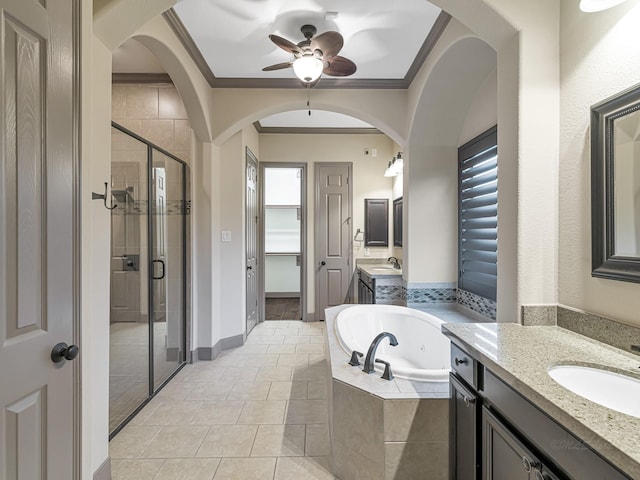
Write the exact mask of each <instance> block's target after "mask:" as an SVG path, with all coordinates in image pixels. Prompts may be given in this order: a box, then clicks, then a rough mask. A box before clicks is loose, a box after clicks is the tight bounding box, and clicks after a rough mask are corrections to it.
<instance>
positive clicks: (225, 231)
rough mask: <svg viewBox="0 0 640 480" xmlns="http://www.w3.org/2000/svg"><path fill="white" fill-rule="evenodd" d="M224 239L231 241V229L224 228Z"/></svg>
mask: <svg viewBox="0 0 640 480" xmlns="http://www.w3.org/2000/svg"><path fill="white" fill-rule="evenodd" d="M222 241H223V242H230V241H231V232H230V231H229V230H224V231H223V232H222Z"/></svg>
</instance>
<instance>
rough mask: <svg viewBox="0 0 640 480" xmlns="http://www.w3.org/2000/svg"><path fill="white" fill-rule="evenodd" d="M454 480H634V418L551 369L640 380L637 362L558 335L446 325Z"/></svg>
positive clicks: (637, 469)
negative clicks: (580, 368)
mask: <svg viewBox="0 0 640 480" xmlns="http://www.w3.org/2000/svg"><path fill="white" fill-rule="evenodd" d="M443 333H444V334H445V335H447V336H448V337H449V338H450V340H451V342H452V344H451V369H452V371H451V375H450V478H451V479H459V480H461V479H465V480H467V479H481V478H482V479H483V480H490V479H496V480H502V479H505V480H516V479H531V480H533V479H535V480H555V479H567V478H569V479H580V480H582V479H589V480H591V479H598V480H600V479H602V480H605V479H606V480H621V479H631V478H640V418H637V417H634V416H630V415H626V414H623V413H619V412H617V411H615V410H612V409H609V408H607V407H604V406H601V405H599V404H597V403H594V402H591V401H589V400H587V399H585V398H583V397H581V396H579V395H577V394H575V393H573V392H571V391H569V390H567V389H566V388H564V387H563V386H561V385H560V384H558V383H557V382H556V381H555V380H553V379H552V378H551V376H550V375H549V373H548V369H549V368H551V367H553V366H556V365H591V366H598V367H599V368H601V369H605V370H613V371H616V372H622V373H625V374H627V375H629V376H632V377H635V378H638V373H639V372H640V370H639V368H638V367H640V358H639V357H637V356H635V355H632V354H629V353H626V352H623V351H622V350H618V349H615V348H613V347H610V346H608V345H605V344H602V343H600V342H597V341H595V340H591V339H589V338H587V337H584V336H581V335H578V334H576V333H573V332H570V331H568V330H565V329H562V328H559V327H523V326H520V325H517V324H446V325H444V326H443Z"/></svg>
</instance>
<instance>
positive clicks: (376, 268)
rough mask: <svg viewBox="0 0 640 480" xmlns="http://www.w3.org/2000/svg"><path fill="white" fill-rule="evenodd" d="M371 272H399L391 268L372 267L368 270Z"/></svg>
mask: <svg viewBox="0 0 640 480" xmlns="http://www.w3.org/2000/svg"><path fill="white" fill-rule="evenodd" d="M369 270H371V271H372V272H400V271H401V270H400V269H398V268H393V267H373V268H370V269H369Z"/></svg>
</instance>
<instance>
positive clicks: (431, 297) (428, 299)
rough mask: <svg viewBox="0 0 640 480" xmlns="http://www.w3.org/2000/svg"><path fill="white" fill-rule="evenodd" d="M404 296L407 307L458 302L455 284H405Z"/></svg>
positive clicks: (403, 288) (403, 287)
mask: <svg viewBox="0 0 640 480" xmlns="http://www.w3.org/2000/svg"><path fill="white" fill-rule="evenodd" d="M402 297H403V299H404V301H405V303H406V305H407V307H413V306H425V305H434V304H442V303H455V302H456V288H455V284H442V283H436V284H431V285H430V284H428V283H427V284H418V285H411V284H408V285H406V286H405V285H403V286H402Z"/></svg>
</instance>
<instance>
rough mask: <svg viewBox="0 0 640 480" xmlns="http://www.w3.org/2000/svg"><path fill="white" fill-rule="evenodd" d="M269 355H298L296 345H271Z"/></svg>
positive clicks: (268, 350) (268, 349)
mask: <svg viewBox="0 0 640 480" xmlns="http://www.w3.org/2000/svg"><path fill="white" fill-rule="evenodd" d="M267 353H274V354H285V355H293V354H295V353H296V346H295V344H284V345H269V348H267Z"/></svg>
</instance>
